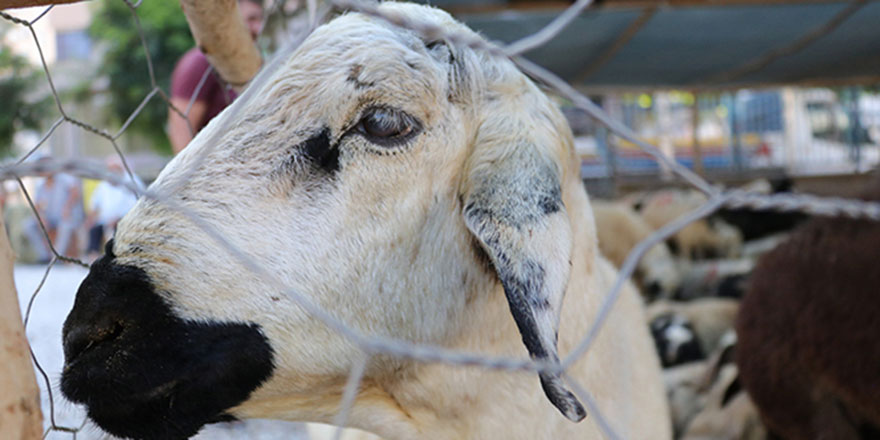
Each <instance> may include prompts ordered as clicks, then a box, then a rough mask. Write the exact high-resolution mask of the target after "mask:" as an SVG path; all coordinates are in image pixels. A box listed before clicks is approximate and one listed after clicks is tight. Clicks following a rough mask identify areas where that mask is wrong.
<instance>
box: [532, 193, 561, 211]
mask: <svg viewBox="0 0 880 440" xmlns="http://www.w3.org/2000/svg"><path fill="white" fill-rule="evenodd" d="M538 206H539V207H540V209H541V212H542V213H543V214H544V215H550V214H555V213H557V212H559V210H560V209H561V208H562V192H561V189H560V188H559V187H558V186H552V187H550V192H549V193H544V194H541V198H540V199H539V201H538Z"/></svg>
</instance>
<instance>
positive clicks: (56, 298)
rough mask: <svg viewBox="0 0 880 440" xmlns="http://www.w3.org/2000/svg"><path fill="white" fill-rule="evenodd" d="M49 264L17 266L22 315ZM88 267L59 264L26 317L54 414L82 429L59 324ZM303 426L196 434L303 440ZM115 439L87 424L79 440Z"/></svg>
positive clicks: (258, 423) (46, 410) (201, 438)
mask: <svg viewBox="0 0 880 440" xmlns="http://www.w3.org/2000/svg"><path fill="white" fill-rule="evenodd" d="M45 273H46V266H35V265H19V266H16V267H15V284H16V287H17V288H18V299H19V303H20V304H21V308H22V314H23V315H24V313H25V310H26V308H27V305H28V302H29V301H30V300H31V297H32V295H33V293H34V291H35V290H36V288H37V285H39V283H40V280H41V279H42V277H43V274H45ZM85 276H86V270H85V269H83V268H81V267H77V266H72V265H55V266H54V267H53V268H52V270H51V271H50V272H49V275H48V277H47V278H46V283H45V284H44V285H43V287H42V289H40V291H39V292H38V294H37V296H36V297H35V299H34V302H33V307H32V310H31V314H30V319H29V320H28V327H27V336H28V340H29V341H30V344H31V348H32V349H33V351H34V354H35V355H36V357H37V360H39V362H40V365H41V366H42V367H43V369H44V370H45V371H46V374H47V375H48V377H49V381H50V382H51V388H52V390H53V393H52V395H53V397H54V400H55V405H54V409H55V411H54V413H55V414H54V415H55V421H56V423H57V425H59V426H69V427H78V426H80V425H82V424H83V421H84V419H85V412H84V411H83V410H82V409H81V408H80V407H79V406H77V405H75V404H73V403H71V402H70V401H68V400H66V399H64V398H63V397H62V396H61V392H60V391H59V387H60V385H59V383H58V381H59V379H60V376H61V367H62V364H63V363H64V354H63V352H62V349H61V326H62V324H63V323H64V318H65V317H66V316H67V313H68V312H69V311H70V309H71V307H73V299H74V294H75V293H76V288H77V287H78V286H79V284H80V282H81V281H82V279H83V278H84V277H85ZM37 378H38V382H39V383H40V389H41V390H42V406H43V417H44V420H45V426H46V427H48V426H50V424H51V423H50V415H51V411H50V405H49V394H48V392H47V390H46V384H45V381H44V379H43V378H42V376H41V375H40V374H39V372H37ZM303 432H304V431H303V430H302V428H301V425H299V424H295V423H287V422H278V421H268V420H250V421H247V422H236V423H225V424H219V425H211V426H208V427H206V428H205V429H203V430H202V431H201V432H200V433H199V435H197V436H196V437H194V438H195V439H198V440H208V439H211V440H213V439H219V440H232V439H254V440H274V439H285V440H305V439H306V436H305V434H304V433H303ZM47 438H48V439H71V438H73V436H71V435H70V434H69V433H64V432H52V433H50V434H49V436H48V437H47ZM108 438H112V437H110V436H107V435H106V434H104V433H102V432H101V431H100V430H99V429H98V428H97V427H95V426H94V425H89V424H86V426H85V427H84V428H83V430H82V432H80V433H79V434H78V435H77V436H76V439H77V440H90V439H108Z"/></svg>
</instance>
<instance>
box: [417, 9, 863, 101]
mask: <svg viewBox="0 0 880 440" xmlns="http://www.w3.org/2000/svg"><path fill="white" fill-rule="evenodd" d="M431 3H432V4H435V5H436V6H439V7H444V8H447V9H449V10H451V11H452V12H453V13H454V14H455V15H456V16H457V17H458V18H459V19H461V20H463V21H464V22H466V23H467V24H468V25H469V26H471V27H472V28H474V29H476V30H478V31H480V32H481V33H482V34H483V35H484V36H486V37H487V38H489V39H492V40H497V41H499V42H511V41H515V40H517V39H519V38H522V37H525V36H528V35H530V34H532V33H534V32H536V31H538V30H539V29H541V28H542V27H543V26H544V25H546V24H547V23H549V22H550V21H551V20H553V19H554V18H555V17H556V16H558V15H559V14H560V13H561V12H562V10H563V9H564V8H565V7H566V6H567V4H566V3H560V2H540V1H537V2H521V1H509V2H506V1H503V0H488V1H475V2H464V1H458V0H447V1H442V0H441V1H434V2H431ZM526 56H527V58H529V59H531V60H532V61H535V62H537V63H538V64H540V65H542V66H544V67H546V68H548V69H550V70H551V71H553V72H554V73H556V74H558V75H560V76H561V77H562V78H564V79H566V80H567V81H569V82H570V83H572V84H575V85H577V86H582V87H585V88H670V87H673V88H687V89H702V88H740V87H752V86H769V85H782V84H814V85H835V84H853V83H861V84H866V83H876V82H880V2H878V1H809V0H804V1H783V0H775V1H764V2H761V1H755V0H739V1H735V0H715V1H712V0H704V1H700V0H690V1H688V0H681V1H638V0H633V1H611V0H606V1H604V2H599V4H598V5H595V6H592V7H590V8H589V9H587V10H586V11H585V12H583V13H582V14H581V15H580V16H578V17H577V18H576V19H575V21H574V22H573V23H572V24H571V25H570V26H568V27H567V28H566V29H565V30H564V31H563V32H562V33H561V34H559V35H558V36H557V37H556V38H554V39H553V40H551V41H550V42H548V43H547V44H545V45H543V46H541V47H539V48H537V49H534V50H532V51H530V52H528V53H527V54H526Z"/></svg>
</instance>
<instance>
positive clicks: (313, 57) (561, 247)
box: [62, 4, 585, 438]
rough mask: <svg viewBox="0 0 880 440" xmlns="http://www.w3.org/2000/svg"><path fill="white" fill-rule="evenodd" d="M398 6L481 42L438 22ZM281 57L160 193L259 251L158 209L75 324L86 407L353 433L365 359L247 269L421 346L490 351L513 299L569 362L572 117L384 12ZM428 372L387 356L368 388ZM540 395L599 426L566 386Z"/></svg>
mask: <svg viewBox="0 0 880 440" xmlns="http://www.w3.org/2000/svg"><path fill="white" fill-rule="evenodd" d="M380 8H382V9H384V10H385V11H387V12H390V13H394V14H399V15H402V16H408V17H412V18H413V19H416V20H423V21H428V22H430V23H432V24H434V25H437V26H441V27H443V28H446V29H453V30H455V31H457V32H468V33H471V34H472V35H473V33H472V32H471V31H469V30H468V29H467V28H466V27H464V26H463V25H461V24H459V23H457V22H455V21H454V20H453V19H452V18H451V17H449V16H448V15H447V14H446V13H444V12H441V11H439V10H436V9H432V8H428V7H424V6H415V5H406V4H383V5H382V6H380ZM278 62H279V63H281V66H280V67H279V68H277V69H274V71H271V72H264V74H263V76H261V77H258V79H257V80H256V81H255V85H253V86H252V87H251V90H249V91H248V92H247V93H246V94H245V95H244V96H242V97H241V98H239V100H238V101H237V102H236V103H234V104H233V107H231V108H230V109H227V110H226V111H225V112H224V113H223V114H221V115H220V116H219V117H218V118H216V119H215V120H214V121H212V122H211V123H210V124H209V125H208V127H206V129H205V130H203V132H202V133H200V134H199V135H198V136H197V137H196V138H195V139H194V140H193V142H192V143H191V144H190V145H189V146H188V147H187V148H186V149H185V150H184V151H183V152H182V154H180V155H179V156H177V157H176V158H175V159H174V160H173V161H172V162H171V163H170V164H169V165H168V166H167V167H166V169H165V170H164V171H163V172H162V174H161V175H160V176H159V178H158V179H157V181H156V182H155V183H154V184H153V185H152V186H151V190H152V191H153V192H155V193H157V194H162V195H164V197H165V198H167V199H168V200H169V201H170V202H173V204H174V205H175V206H178V207H182V208H185V210H186V211H188V212H190V213H194V214H195V215H196V216H197V217H198V218H199V219H201V221H202V222H204V223H207V224H208V225H210V227H211V228H212V229H213V230H214V231H216V232H217V233H219V234H220V235H221V236H222V237H223V238H224V240H226V241H227V242H228V243H230V244H231V245H232V246H233V247H235V248H236V249H238V250H240V255H233V254H231V253H230V252H229V250H228V249H227V248H226V247H224V245H223V244H222V243H221V242H219V241H218V240H216V239H215V238H214V237H212V236H211V235H210V234H209V233H208V232H206V230H205V229H204V228H203V227H201V226H200V225H199V224H196V223H195V222H193V221H192V220H191V218H189V217H187V216H186V215H184V214H183V213H182V212H181V210H180V209H174V208H173V207H172V206H168V205H166V204H165V203H163V202H162V200H159V201H156V200H150V199H142V200H141V201H139V203H138V204H137V205H136V206H135V208H134V209H133V210H132V211H131V212H130V213H129V214H128V215H127V216H126V217H125V218H124V219H123V220H122V221H121V222H120V224H119V227H118V230H117V233H116V237H115V240H114V241H113V242H111V243H110V244H109V245H108V251H107V254H106V255H105V256H104V257H103V258H102V259H101V260H100V261H98V262H97V263H96V264H95V265H93V267H92V269H91V272H90V274H89V276H88V277H87V278H86V280H85V281H84V282H83V284H82V285H81V286H80V289H79V291H78V293H77V299H76V303H75V306H74V309H73V310H72V312H71V314H70V316H69V317H68V319H67V321H66V323H65V328H64V346H65V361H66V365H65V371H64V374H63V377H62V390H63V391H64V393H65V394H66V395H67V396H69V397H70V398H71V399H72V400H74V401H76V402H81V403H84V404H85V405H86V406H87V407H88V412H89V415H90V416H91V417H92V418H93V419H94V420H95V421H96V422H97V423H98V425H100V426H102V427H103V428H104V429H106V430H108V431H110V432H111V433H113V434H117V435H121V436H130V437H138V438H173V437H186V436H189V435H192V434H194V433H195V432H196V431H197V430H198V429H199V428H200V427H201V426H202V425H203V424H205V423H209V422H212V421H216V420H222V419H224V418H226V417H229V416H230V415H233V416H241V415H244V416H258V417H277V418H288V419H298V420H316V421H324V422H329V421H331V419H332V415H333V414H334V413H335V411H336V410H337V407H336V405H337V404H338V401H339V392H340V389H341V384H344V382H345V379H346V377H347V375H348V373H349V370H350V369H351V367H352V365H353V364H354V363H355V362H356V361H357V360H358V359H359V358H360V357H361V356H362V351H361V349H360V348H359V347H357V346H356V344H355V343H353V342H352V341H351V340H349V339H347V338H346V337H344V336H343V335H340V334H339V333H337V332H336V331H334V330H332V329H330V328H328V327H327V326H326V325H325V324H324V323H323V322H322V321H321V320H319V319H317V318H316V317H314V316H312V315H311V314H309V313H307V311H306V310H305V309H304V308H303V307H302V306H301V305H300V304H299V303H298V302H297V301H296V298H295V297H293V296H292V295H290V292H289V291H286V290H285V289H283V288H281V287H279V284H278V283H273V282H271V281H270V280H268V279H267V277H266V276H264V275H265V274H259V273H256V272H255V271H253V270H251V269H249V268H248V267H247V265H243V264H242V261H241V260H240V258H238V257H241V256H244V257H245V258H246V259H247V261H249V262H251V263H252V264H253V265H255V266H258V267H260V268H263V269H264V270H266V271H267V272H268V273H270V274H271V277H272V278H273V279H275V280H277V281H279V282H280V284H283V285H284V286H289V287H290V288H291V289H292V290H293V291H295V292H297V293H298V294H301V295H302V296H303V297H305V298H306V299H308V300H309V301H310V302H312V303H314V304H315V305H317V306H319V307H321V308H322V309H323V310H326V311H327V312H328V313H330V314H331V315H332V316H333V317H335V318H336V319H338V320H340V321H341V322H344V323H346V324H347V325H348V326H350V327H351V328H353V329H355V330H356V331H358V332H360V333H362V334H365V335H375V336H382V337H388V338H394V339H400V340H406V341H410V342H415V343H428V344H437V345H444V346H450V345H451V343H450V341H456V340H461V339H462V338H468V337H469V336H468V335H467V334H463V332H466V331H467V330H465V329H466V328H467V327H468V325H467V322H466V321H467V320H468V319H472V318H473V317H474V316H473V313H479V312H480V310H481V309H480V307H483V305H484V304H486V302H487V297H489V296H491V295H492V294H493V292H500V291H502V289H500V288H497V286H499V285H500V286H502V287H503V292H504V293H505V294H506V299H507V302H508V307H509V310H510V312H512V314H513V317H514V319H515V322H516V325H517V328H518V329H519V331H520V336H521V339H522V342H523V343H524V344H525V346H526V348H527V349H528V353H529V354H530V355H531V356H532V357H533V358H535V359H540V360H546V361H549V362H553V361H556V360H557V359H558V357H557V356H558V355H557V348H556V331H557V325H558V320H559V309H560V304H561V301H562V296H563V293H564V291H565V289H566V285H567V282H568V277H569V271H570V267H569V266H570V261H569V259H570V254H571V252H572V244H571V237H570V235H571V228H570V225H569V217H568V215H567V213H566V210H565V206H564V204H563V202H562V194H561V191H562V190H561V186H560V181H561V180H562V179H563V177H564V174H565V173H569V172H571V168H570V166H569V161H570V160H571V158H572V149H571V140H570V136H571V135H570V132H569V129H568V127H567V126H566V124H565V122H564V119H563V118H562V116H561V114H560V113H559V111H558V110H557V109H556V108H555V106H554V105H553V103H552V102H551V101H550V100H549V99H547V98H546V97H545V96H544V95H543V94H542V93H541V92H540V91H539V90H538V89H537V88H536V87H535V86H534V84H532V83H531V82H530V81H529V80H528V79H527V78H526V77H525V76H524V75H522V74H521V73H520V72H519V71H518V70H517V69H516V68H515V67H514V66H513V64H512V63H510V62H509V61H507V60H499V59H495V58H493V57H491V56H489V55H487V54H484V53H480V52H478V51H474V50H471V49H467V48H460V47H456V46H453V45H451V44H447V43H446V42H444V41H442V40H437V41H425V40H424V39H423V38H421V37H420V36H419V35H418V34H416V33H414V32H411V31H408V30H405V29H401V28H397V27H394V26H392V25H390V24H388V23H386V22H384V21H382V20H380V19H378V18H373V17H369V16H365V15H362V14H354V13H353V14H347V15H344V16H342V17H340V18H337V19H336V20H334V21H332V22H331V23H329V24H327V25H324V26H322V27H320V28H318V29H317V30H316V31H315V32H314V33H313V34H312V35H311V36H310V37H309V38H308V39H307V40H306V41H304V42H303V44H302V45H301V46H300V47H298V48H297V49H296V50H295V51H294V52H293V53H292V54H289V55H288V56H287V57H286V58H284V59H281V60H280V61H278ZM475 311H476V312H475ZM468 313H471V315H468ZM508 319H509V318H508ZM520 349H521V346H520ZM507 354H519V353H507ZM406 366H407V361H405V360H401V359H397V358H392V357H389V356H373V357H372V358H371V359H370V362H369V363H368V365H367V370H366V375H365V379H364V380H365V381H370V380H379V379H377V378H382V377H389V376H392V375H394V374H396V372H399V371H401V370H405V368H406ZM540 382H541V385H542V386H543V389H544V391H545V393H546V395H547V397H548V398H549V399H550V401H551V402H552V403H553V404H554V405H555V406H556V407H557V408H559V410H560V411H561V412H562V413H563V414H564V415H565V416H566V417H568V418H570V419H572V420H575V421H577V420H580V419H582V418H583V417H584V415H585V413H584V410H583V408H582V407H581V405H580V403H578V401H577V400H576V399H575V398H574V396H573V395H572V394H571V393H570V392H569V391H567V390H566V389H565V388H564V387H563V386H562V383H561V380H560V378H559V376H558V375H554V374H551V373H542V374H541V375H540ZM277 402H283V404H276V403H277Z"/></svg>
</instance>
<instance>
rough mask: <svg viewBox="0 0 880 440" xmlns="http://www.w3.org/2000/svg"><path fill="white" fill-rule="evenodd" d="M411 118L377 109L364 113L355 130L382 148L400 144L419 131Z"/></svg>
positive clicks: (399, 113)
mask: <svg viewBox="0 0 880 440" xmlns="http://www.w3.org/2000/svg"><path fill="white" fill-rule="evenodd" d="M419 128H420V127H419V123H418V121H416V119H415V118H413V117H412V116H410V115H408V114H406V113H404V112H402V111H398V110H394V109H389V108H384V107H377V108H373V109H370V110H367V112H365V113H364V116H363V117H362V118H361V120H360V122H358V124H357V127H356V130H357V131H358V132H359V133H361V134H362V135H364V136H365V137H366V138H367V139H368V140H370V141H371V142H373V143H376V144H380V145H383V146H391V145H397V144H400V143H402V142H404V141H406V140H408V139H409V138H410V137H412V136H413V135H414V134H415V133H416V132H417V131H418V129H419Z"/></svg>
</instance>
